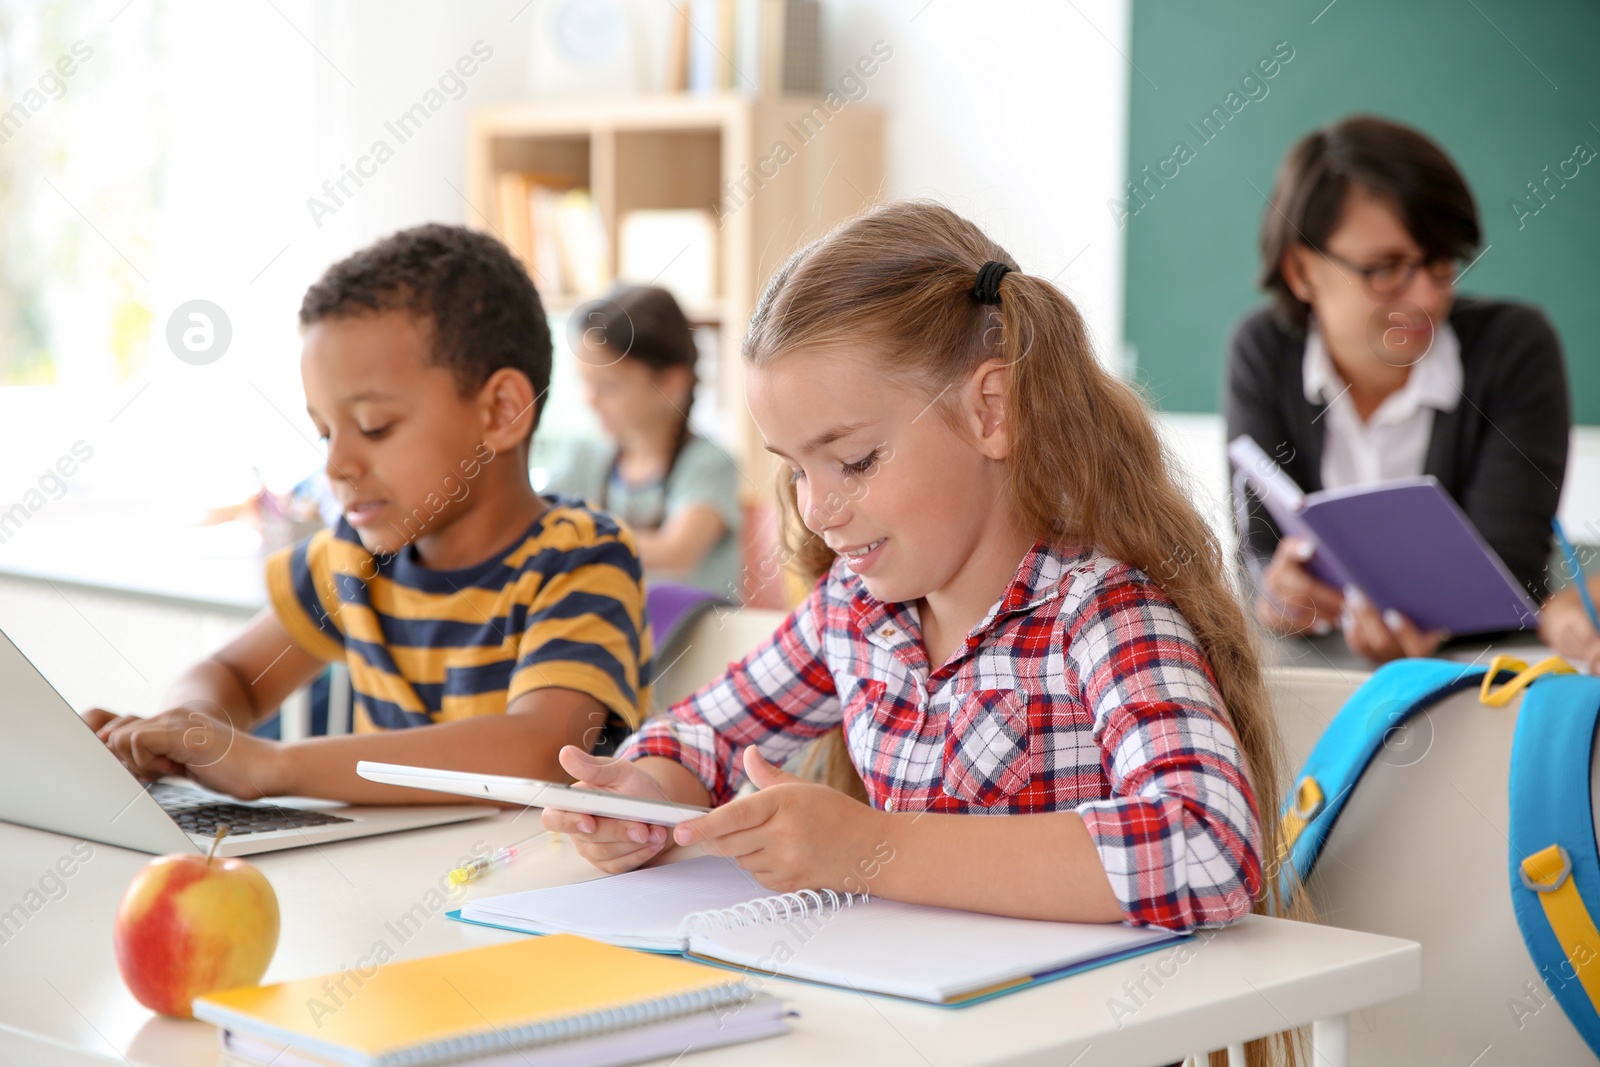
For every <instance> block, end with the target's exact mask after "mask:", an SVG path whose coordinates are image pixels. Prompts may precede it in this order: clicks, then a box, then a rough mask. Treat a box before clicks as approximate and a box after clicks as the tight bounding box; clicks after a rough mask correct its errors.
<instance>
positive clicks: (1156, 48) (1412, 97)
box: [1107, 0, 1600, 424]
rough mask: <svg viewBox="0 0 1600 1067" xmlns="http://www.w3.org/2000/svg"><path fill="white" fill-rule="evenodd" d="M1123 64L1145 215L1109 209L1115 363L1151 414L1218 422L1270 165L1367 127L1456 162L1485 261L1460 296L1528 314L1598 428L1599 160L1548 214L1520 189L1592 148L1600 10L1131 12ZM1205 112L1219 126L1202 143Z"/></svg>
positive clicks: (1598, 134) (1370, 0) (1599, 126)
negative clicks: (1308, 139)
mask: <svg viewBox="0 0 1600 1067" xmlns="http://www.w3.org/2000/svg"><path fill="white" fill-rule="evenodd" d="M1285 55H1292V58H1289V59H1288V60H1287V62H1282V61H1281V57H1282V56H1285ZM1130 60H1131V62H1130V64H1129V70H1128V76H1129V84H1130V94H1129V97H1130V119H1129V136H1128V176H1129V178H1131V179H1136V180H1141V181H1143V186H1142V188H1141V194H1142V197H1143V199H1142V202H1141V201H1140V200H1139V199H1131V200H1129V199H1128V198H1127V196H1126V193H1127V190H1126V189H1125V190H1124V194H1125V195H1124V197H1123V198H1122V199H1124V200H1126V201H1127V208H1126V216H1125V217H1122V213H1123V208H1122V206H1121V204H1119V203H1116V202H1113V203H1112V204H1108V205H1107V210H1108V211H1110V212H1111V213H1112V214H1113V215H1116V216H1119V217H1121V221H1122V224H1123V225H1122V233H1123V234H1124V235H1125V237H1126V240H1127V303H1126V322H1125V327H1126V336H1127V340H1128V344H1129V345H1130V346H1131V347H1130V350H1129V352H1128V356H1129V361H1130V364H1131V366H1132V369H1133V373H1134V375H1135V377H1136V378H1137V379H1138V380H1139V381H1141V382H1143V383H1144V384H1145V386H1146V387H1147V388H1148V389H1149V391H1150V393H1151V395H1152V397H1153V398H1154V399H1155V401H1156V403H1157V404H1158V405H1159V406H1161V407H1162V408H1163V409H1165V410H1169V411H1218V410H1220V409H1221V399H1222V370H1223V364H1224V360H1225V349H1226V345H1227V338H1228V333H1229V331H1230V329H1231V328H1232V326H1233V324H1234V323H1235V322H1237V321H1238V320H1239V318H1240V317H1241V316H1242V315H1244V314H1245V313H1246V312H1247V311H1249V310H1250V309H1251V308H1254V307H1258V306H1261V305H1262V304H1264V302H1265V294H1263V293H1261V292H1260V291H1259V290H1258V289H1257V288H1256V286H1255V278H1256V276H1257V271H1258V263H1259V261H1258V254H1257V247H1256V245H1257V236H1258V234H1259V232H1260V227H1261V217H1262V212H1263V211H1264V210H1266V209H1267V202H1266V200H1265V196H1266V195H1267V194H1269V193H1270V192H1271V190H1272V180H1273V177H1274V175H1275V174H1276V173H1277V167H1278V163H1279V161H1280V160H1281V159H1282V158H1283V155H1284V154H1285V153H1286V152H1287V151H1288V148H1289V146H1290V145H1291V144H1293V143H1294V141H1295V140H1297V139H1298V138H1299V137H1300V136H1301V135H1303V134H1304V133H1306V132H1308V131H1309V130H1311V129H1314V128H1315V127H1317V126H1321V125H1324V124H1326V123H1329V122H1332V121H1334V120H1336V119H1339V118H1341V117H1343V116H1345V115H1349V114H1354V113H1357V112H1366V113H1372V114H1378V115H1383V116H1385V117H1388V118H1392V119H1395V120H1397V121H1400V122H1404V123H1407V124H1409V125H1412V126H1415V127H1417V128H1418V129H1420V130H1422V131H1423V132H1424V133H1426V134H1427V135H1428V136H1430V137H1432V138H1433V139H1434V140H1435V141H1437V142H1438V143H1439V144H1440V145H1442V146H1443V147H1444V149H1445V151H1446V152H1448V153H1449V154H1450V156H1451V157H1452V158H1453V159H1454V160H1455V161H1456V164H1457V166H1459V167H1460V168H1461V170H1462V172H1463V173H1464V174H1465V175H1466V178H1467V182H1468V184H1469V185H1470V186H1471V187H1472V191H1473V194H1474V195H1475V196H1476V198H1477V201H1478V212H1479V216H1480V219H1481V221H1482V223H1483V230H1484V243H1485V245H1487V246H1488V251H1487V252H1486V253H1485V254H1484V255H1483V256H1482V258H1481V259H1479V260H1478V261H1477V263H1476V264H1475V265H1474V266H1473V267H1472V268H1471V270H1470V271H1469V272H1468V274H1467V276H1466V277H1465V278H1463V280H1462V284H1461V287H1460V291H1461V292H1463V293H1471V294H1478V295H1483V296H1496V297H1505V298H1510V299H1516V300H1523V301H1527V302H1530V303H1534V304H1537V305H1539V306H1540V307H1542V308H1543V309H1544V310H1545V313H1546V314H1548V315H1549V316H1550V318H1551V319H1552V321H1554V323H1555V326H1556V330H1557V331H1558V332H1559V333H1560V335H1561V340H1562V344H1563V347H1564V349H1565V352H1566V357H1567V371H1568V374H1569V376H1570V379H1571V383H1572V391H1573V401H1574V414H1575V416H1576V419H1577V421H1578V422H1580V423H1588V424H1595V423H1600V358H1596V357H1597V356H1600V344H1597V342H1596V339H1597V338H1600V158H1594V159H1591V160H1590V161H1589V162H1588V163H1587V164H1584V165H1579V166H1578V173H1577V175H1576V176H1575V177H1570V178H1568V179H1566V181H1565V186H1564V187H1562V186H1561V185H1560V184H1559V182H1558V181H1550V182H1549V183H1548V184H1541V185H1540V189H1541V191H1542V192H1544V193H1545V196H1547V197H1548V198H1549V199H1548V200H1547V201H1541V200H1538V199H1535V198H1534V196H1533V194H1532V192H1531V191H1530V190H1529V187H1528V183H1529V182H1534V183H1543V182H1545V179H1546V178H1548V177H1549V176H1550V175H1551V174H1553V173H1557V172H1558V171H1560V170H1562V169H1564V170H1565V172H1566V173H1567V174H1568V175H1570V174H1571V173H1572V170H1573V167H1574V165H1575V164H1574V163H1568V162H1566V161H1568V160H1569V159H1572V158H1573V155H1574V148H1575V146H1577V145H1578V144H1580V143H1582V144H1584V145H1586V146H1589V147H1588V150H1587V152H1588V153H1592V152H1593V150H1594V149H1597V148H1600V4H1597V3H1595V2H1593V0H1564V2H1554V0H1548V2H1540V3H1532V4H1530V3H1516V2H1513V0H1406V2H1404V3H1379V2H1376V0H1336V2H1335V3H1333V4H1331V5H1329V4H1328V3H1327V0H1315V2H1312V3H1302V2H1296V3H1260V2H1257V3H1247V2H1243V0H1233V2H1221V0H1218V2H1206V3H1180V2H1177V0H1134V5H1133V39H1132V51H1131V54H1130ZM1263 60H1266V61H1268V67H1267V69H1269V70H1270V69H1273V68H1272V64H1273V63H1274V62H1276V69H1275V70H1274V71H1273V77H1271V78H1270V79H1268V78H1264V77H1263V76H1262V69H1261V68H1260V67H1259V66H1258V65H1259V64H1260V63H1261V62H1262V61H1263ZM1247 74H1253V75H1254V76H1255V77H1254V79H1253V80H1251V81H1248V82H1246V81H1244V79H1245V76H1246V75H1247ZM1229 93H1233V94H1236V95H1235V96H1234V97H1233V98H1232V99H1231V100H1229V99H1228V94H1229ZM1213 108H1218V109H1221V110H1222V113H1223V115H1225V116H1226V122H1223V121H1221V120H1220V119H1218V118H1215V117H1213V119H1212V121H1211V123H1210V124H1209V126H1205V127H1202V125H1201V120H1202V118H1203V117H1205V116H1207V115H1210V114H1212V109H1213ZM1235 109H1236V110H1237V113H1234V111H1235ZM1180 144H1183V145H1186V146H1187V151H1180V150H1179V149H1178V146H1179V145H1180ZM1547 166H1548V167H1549V168H1550V169H1549V170H1548V171H1547V170H1545V168H1546V167H1547ZM1146 167H1149V168H1150V169H1149V171H1146V170H1145V169H1144V168H1146ZM1163 174H1165V175H1168V176H1169V177H1167V178H1164V179H1163V178H1161V175H1163ZM1150 175H1155V176H1156V178H1157V179H1160V180H1159V181H1157V180H1148V179H1149V176H1150ZM1546 190H1553V192H1551V191H1546ZM1514 204H1520V205H1521V207H1520V208H1516V207H1514V206H1513V205H1514ZM1535 209H1537V213H1534V211H1535Z"/></svg>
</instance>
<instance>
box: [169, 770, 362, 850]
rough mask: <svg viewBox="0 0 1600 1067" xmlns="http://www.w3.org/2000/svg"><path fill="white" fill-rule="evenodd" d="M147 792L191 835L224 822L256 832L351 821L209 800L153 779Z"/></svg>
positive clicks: (232, 830)
mask: <svg viewBox="0 0 1600 1067" xmlns="http://www.w3.org/2000/svg"><path fill="white" fill-rule="evenodd" d="M148 789H149V792H150V795H151V796H152V797H154V798H155V801H156V803H157V804H160V805H161V807H162V810H164V811H165V812H166V813H167V814H168V815H170V816H172V818H173V819H174V820H175V821H176V822H177V824H178V825H179V826H181V827H183V829H184V830H185V831H186V832H188V833H191V834H199V835H200V836H202V837H212V836H214V835H215V834H216V832H217V827H218V826H221V825H222V824H224V823H226V824H227V826H228V833H229V834H260V833H266V832H267V831H269V830H298V829H302V828H304V827H307V826H327V825H329V824H330V823H340V822H354V821H355V820H353V819H347V818H345V817H344V816H342V815H330V814H328V813H327V812H324V811H311V810H308V809H306V808H284V807H279V806H277V805H275V804H274V805H262V806H259V807H257V806H255V805H252V804H234V803H231V802H229V801H225V800H212V799H211V798H210V797H208V796H205V795H204V794H201V793H196V792H195V791H194V790H192V789H186V788H184V787H183V786H176V785H168V784H167V783H165V782H154V783H152V784H151V785H150V786H148Z"/></svg>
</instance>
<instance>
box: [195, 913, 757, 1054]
mask: <svg viewBox="0 0 1600 1067" xmlns="http://www.w3.org/2000/svg"><path fill="white" fill-rule="evenodd" d="M194 1014H195V1018H197V1019H203V1020H205V1021H206V1022H211V1023H215V1024H216V1025H217V1026H219V1027H221V1038H222V1047H223V1050H224V1051H225V1052H227V1053H229V1054H230V1055H232V1056H234V1057H236V1058H238V1059H240V1060H244V1061H247V1062H253V1063H259V1064H271V1065H272V1067H329V1065H335V1064H337V1065H347V1067H432V1065H436V1064H450V1063H460V1062H463V1061H470V1062H471V1064H472V1067H577V1065H580V1064H582V1065H586V1067H610V1065H616V1064H625V1063H637V1062H639V1061H640V1060H648V1059H654V1058H656V1057H660V1056H666V1057H676V1056H680V1055H682V1054H683V1053H684V1052H686V1051H688V1050H689V1049H701V1048H710V1047H713V1046H716V1045H727V1044H732V1043H734V1042H738V1041H748V1040H751V1039H753V1038H758V1037H766V1036H768V1035H771V1034H777V1033H782V1032H783V1031H784V1030H786V1029H787V1028H788V1025H787V1023H786V1022H785V1021H784V1011H783V1007H782V1005H781V1004H780V1003H779V1002H778V1001H777V1000H775V999H773V998H772V997H770V996H767V995H766V994H763V993H760V992H758V991H757V990H756V989H755V987H754V986H753V985H752V984H751V983H749V982H746V981H745V980H743V979H741V978H737V977H734V976H731V975H729V974H728V973H727V972H726V971H718V970H714V969H712V968H709V967H701V966H697V965H695V964H692V963H685V962H684V961H682V960H674V959H667V958H664V957H661V956H652V955H649V954H646V953H641V952H630V951H628V950H627V949H621V948H615V947H613V946H611V945H603V944H600V943H598V942H595V941H588V940H585V939H583V938H580V937H570V936H562V937H547V938H538V939H528V940H522V941H514V942H511V943H510V944H504V945H492V946H489V947H487V948H477V949H470V950H468V951H465V952H453V953H450V954H448V955H444V956H431V957H428V958H425V959H417V960H405V961H397V962H393V963H387V964H383V965H381V966H378V967H376V969H375V971H373V973H367V972H366V971H365V970H351V971H346V972H342V973H339V974H330V975H318V976H317V977H315V978H305V979H301V980H299V981H293V982H280V983H278V984H276V985H268V986H252V987H249V988H245V989H232V990H226V991H224V992H220V993H213V994H211V995H209V996H204V997H198V998H196V999H195V1002H194Z"/></svg>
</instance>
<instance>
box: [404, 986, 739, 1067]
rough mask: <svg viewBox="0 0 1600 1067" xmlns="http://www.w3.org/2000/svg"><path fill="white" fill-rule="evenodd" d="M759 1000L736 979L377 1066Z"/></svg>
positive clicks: (420, 1066) (408, 1066) (492, 1033)
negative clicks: (706, 987) (754, 998)
mask: <svg viewBox="0 0 1600 1067" xmlns="http://www.w3.org/2000/svg"><path fill="white" fill-rule="evenodd" d="M755 995H756V989H755V987H753V986H751V985H750V984H749V983H748V982H746V981H745V980H743V979H737V980H734V981H731V982H724V983H723V984H722V985H719V986H713V987H712V988H710V989H701V990H697V991H695V992H693V993H677V994H674V995H672V996H668V997H658V998H656V999H655V1000H647V1001H641V1002H640V1003H637V1004H624V1005H622V1006H621V1007H616V1008H605V1009H602V1010H600V1011H592V1012H588V1013H586V1014H583V1015H571V1016H568V1017H566V1018H563V1019H549V1020H546V1021H544V1022H539V1023H530V1024H529V1025H527V1026H518V1027H511V1028H507V1029H503V1030H488V1031H482V1032H479V1033H475V1034H467V1035H463V1036H461V1037H453V1038H449V1039H447V1040H444V1041H433V1042H430V1043H428V1044H426V1045H415V1046H412V1047H411V1048H408V1049H403V1050H400V1051H397V1052H394V1053H391V1054H389V1055H385V1056H379V1057H378V1059H377V1064H378V1067H435V1065H441V1064H447V1063H455V1062H457V1061H458V1060H463V1059H471V1058H474V1057H478V1056H486V1055H489V1054H490V1053H495V1052H506V1051H509V1050H511V1049H530V1048H535V1047H539V1046H543V1045H553V1044H556V1043H558V1042H562V1041H576V1040H579V1039H581V1038H586V1037H593V1036H595V1035H597V1034H606V1033H610V1032H612V1031H614V1030H625V1029H629V1028H631V1027H635V1026H644V1025H645V1024H647V1023H656V1022H664V1021H665V1020H668V1019H676V1018H680V1017H682V1016H685V1015H692V1014H694V1013H695V1012H699V1011H708V1010H711V1009H713V1008H722V1007H727V1006H729V1005H733V1004H741V1003H747V1002H748V1001H749V1000H750V999H751V998H753V997H754V996H755Z"/></svg>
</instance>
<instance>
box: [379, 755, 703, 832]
mask: <svg viewBox="0 0 1600 1067" xmlns="http://www.w3.org/2000/svg"><path fill="white" fill-rule="evenodd" d="M356 773H357V774H359V775H360V776H361V777H363V778H365V779H367V780H368V781H370V782H384V783H386V784H388V785H404V786H410V787H411V788H413V789H432V790H434V791H435V792H439V793H457V794H459V795H461V796H465V797H482V798H484V799H486V800H499V801H503V802H504V803H507V804H522V805H524V806H525V807H530V808H556V809H557V810H559V811H577V812H582V813H583V814H585V815H607V816H610V817H611V818H613V819H630V820H632V821H633V822H647V823H655V824H656V825H658V826H676V825H678V824H679V823H680V822H688V821H689V820H690V819H698V818H699V817H700V816H702V815H704V814H706V813H707V812H709V811H710V810H711V809H710V808H697V807H695V806H694V805H692V804H674V803H672V802H671V801H667V800H650V799H647V798H645V797H630V796H624V795H623V794H621V793H605V792H601V791H600V790H598V789H584V788H582V787H580V786H575V785H558V784H557V783H555V782H541V781H539V780H538V779H537V778H507V777H505V776H504V775H499V774H475V773H473V772H470V771H442V770H439V769H438V768H437V767H408V766H405V765H404V764H400V763H374V762H372V761H371V760H361V761H360V762H358V763H357V764H356Z"/></svg>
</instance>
